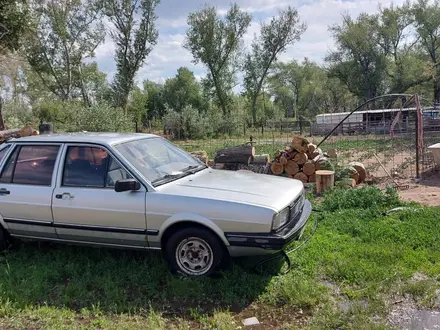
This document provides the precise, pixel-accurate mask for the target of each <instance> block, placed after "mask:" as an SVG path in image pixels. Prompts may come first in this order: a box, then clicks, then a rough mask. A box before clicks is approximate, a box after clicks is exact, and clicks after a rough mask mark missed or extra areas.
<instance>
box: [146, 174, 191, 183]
mask: <svg viewBox="0 0 440 330" xmlns="http://www.w3.org/2000/svg"><path fill="white" fill-rule="evenodd" d="M183 174H184V173H178V174H165V175H164V176H161V177H160V178H157V179H155V180H153V181H151V183H153V184H154V183H157V182H161V181H166V180H169V179H176V178H179V177H181V176H182V175H183Z"/></svg>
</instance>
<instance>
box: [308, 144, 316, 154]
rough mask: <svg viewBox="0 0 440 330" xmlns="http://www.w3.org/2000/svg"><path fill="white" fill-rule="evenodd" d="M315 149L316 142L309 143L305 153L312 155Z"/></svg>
mask: <svg viewBox="0 0 440 330" xmlns="http://www.w3.org/2000/svg"><path fill="white" fill-rule="evenodd" d="M315 150H316V144H313V143H310V144H309V147H308V150H307V153H308V154H310V155H312V154H313V153H314V152H315Z"/></svg>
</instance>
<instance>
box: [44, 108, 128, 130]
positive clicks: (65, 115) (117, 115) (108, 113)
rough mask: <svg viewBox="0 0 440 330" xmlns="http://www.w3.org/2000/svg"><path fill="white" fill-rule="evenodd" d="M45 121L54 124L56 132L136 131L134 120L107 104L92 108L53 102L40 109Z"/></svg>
mask: <svg viewBox="0 0 440 330" xmlns="http://www.w3.org/2000/svg"><path fill="white" fill-rule="evenodd" d="M39 115H40V118H41V119H42V120H43V121H48V122H52V123H53V125H54V130H55V131H66V132H78V131H89V132H126V131H134V128H135V123H134V120H133V119H132V118H131V117H130V116H128V115H124V113H123V110H122V109H118V108H114V107H111V106H109V105H107V104H105V103H100V104H95V105H92V106H91V107H87V106H84V105H83V104H82V103H78V102H74V101H72V102H51V103H46V104H43V105H42V106H41V107H40V109H39Z"/></svg>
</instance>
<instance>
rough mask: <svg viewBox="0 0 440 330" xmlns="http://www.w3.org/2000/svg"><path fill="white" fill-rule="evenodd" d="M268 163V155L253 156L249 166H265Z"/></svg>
mask: <svg viewBox="0 0 440 330" xmlns="http://www.w3.org/2000/svg"><path fill="white" fill-rule="evenodd" d="M267 163H270V156H269V155H268V154H264V155H255V156H254V159H253V160H252V162H251V164H267Z"/></svg>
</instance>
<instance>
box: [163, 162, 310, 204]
mask: <svg viewBox="0 0 440 330" xmlns="http://www.w3.org/2000/svg"><path fill="white" fill-rule="evenodd" d="M303 189H304V186H303V183H302V182H301V181H299V180H295V179H289V178H285V177H279V176H273V175H264V174H256V173H253V172H250V171H227V170H215V169H210V168H209V169H205V170H202V171H200V172H197V173H195V174H193V175H189V176H186V177H184V178H182V179H179V180H176V181H173V182H170V183H167V184H164V185H161V186H158V187H156V190H157V191H158V192H160V193H163V194H172V195H181V196H188V197H197V198H205V199H206V198H207V199H215V200H220V201H228V202H239V203H245V204H251V205H259V206H264V207H269V208H271V209H274V210H275V211H281V210H282V209H283V208H285V207H286V206H287V205H289V204H290V203H291V202H292V201H293V200H294V199H295V198H296V197H297V196H298V195H299V194H301V193H302V192H303Z"/></svg>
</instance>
